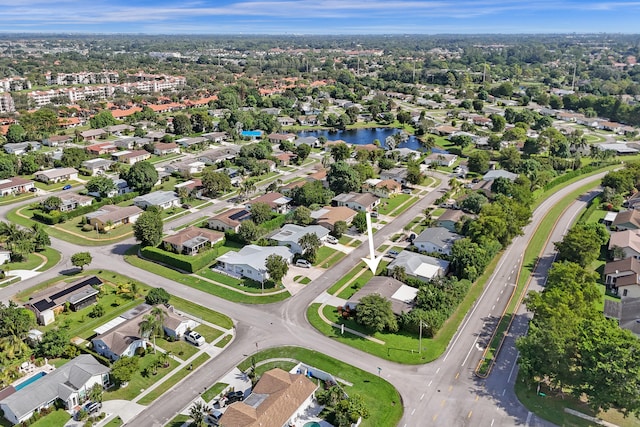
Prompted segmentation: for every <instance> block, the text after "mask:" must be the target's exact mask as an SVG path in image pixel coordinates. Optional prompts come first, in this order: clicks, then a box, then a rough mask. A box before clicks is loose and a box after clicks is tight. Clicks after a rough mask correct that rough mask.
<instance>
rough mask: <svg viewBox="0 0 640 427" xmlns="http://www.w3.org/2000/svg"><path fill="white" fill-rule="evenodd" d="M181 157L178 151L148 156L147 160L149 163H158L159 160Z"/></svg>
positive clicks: (164, 160)
mask: <svg viewBox="0 0 640 427" xmlns="http://www.w3.org/2000/svg"><path fill="white" fill-rule="evenodd" d="M180 157H183V155H182V154H178V153H173V154H167V155H164V156H154V157H152V158H150V159H149V160H147V161H148V162H149V163H151V164H156V163H160V162H166V161H167V160H173V159H177V158H180Z"/></svg>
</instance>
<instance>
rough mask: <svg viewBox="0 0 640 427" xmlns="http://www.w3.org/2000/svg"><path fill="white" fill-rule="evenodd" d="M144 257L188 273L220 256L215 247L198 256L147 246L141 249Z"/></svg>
mask: <svg viewBox="0 0 640 427" xmlns="http://www.w3.org/2000/svg"><path fill="white" fill-rule="evenodd" d="M140 252H141V254H142V256H143V257H145V258H148V259H150V260H152V261H157V262H161V263H163V264H167V265H169V266H171V267H174V268H177V269H179V270H182V271H186V272H187V273H195V272H196V271H198V270H201V269H203V268H204V267H206V266H207V265H209V264H211V263H212V262H213V260H214V259H216V258H217V257H218V250H217V249H216V248H213V249H211V250H208V251H205V252H204V253H201V254H198V255H196V256H190V255H182V254H175V253H172V252H167V251H165V250H162V249H160V248H154V247H151V246H147V247H146V248H142V249H141V250H140Z"/></svg>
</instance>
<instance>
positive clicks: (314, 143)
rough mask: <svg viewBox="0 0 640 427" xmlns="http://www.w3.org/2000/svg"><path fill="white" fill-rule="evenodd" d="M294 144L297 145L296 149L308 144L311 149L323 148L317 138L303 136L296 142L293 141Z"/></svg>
mask: <svg viewBox="0 0 640 427" xmlns="http://www.w3.org/2000/svg"><path fill="white" fill-rule="evenodd" d="M293 143H294V144H295V145H296V147H297V146H298V145H302V144H307V145H308V146H310V147H311V148H320V146H321V145H320V140H319V139H318V138H316V137H315V136H302V137H300V138H298V139H296V140H295V141H293Z"/></svg>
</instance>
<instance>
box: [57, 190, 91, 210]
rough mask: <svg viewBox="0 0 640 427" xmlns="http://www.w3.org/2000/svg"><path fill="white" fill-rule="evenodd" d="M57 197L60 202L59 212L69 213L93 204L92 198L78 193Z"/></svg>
mask: <svg viewBox="0 0 640 427" xmlns="http://www.w3.org/2000/svg"><path fill="white" fill-rule="evenodd" d="M58 197H59V198H60V200H61V201H62V203H61V204H60V212H69V211H72V210H74V209H77V208H80V207H84V206H89V205H90V204H91V203H92V202H93V198H92V197H89V196H83V195H82V194H78V193H63V194H60V195H59V196H58Z"/></svg>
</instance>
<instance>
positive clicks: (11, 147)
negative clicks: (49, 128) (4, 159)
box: [2, 141, 41, 156]
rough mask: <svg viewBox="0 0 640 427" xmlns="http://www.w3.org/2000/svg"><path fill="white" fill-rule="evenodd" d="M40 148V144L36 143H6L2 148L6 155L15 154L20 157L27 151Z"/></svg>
mask: <svg viewBox="0 0 640 427" xmlns="http://www.w3.org/2000/svg"><path fill="white" fill-rule="evenodd" d="M40 147H41V145H40V143H39V142H36V141H26V142H15V143H8V144H4V145H3V146H2V148H3V149H4V151H5V152H6V153H7V154H15V155H16V156H22V155H23V154H25V153H26V152H28V151H37V150H39V149H40Z"/></svg>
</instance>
